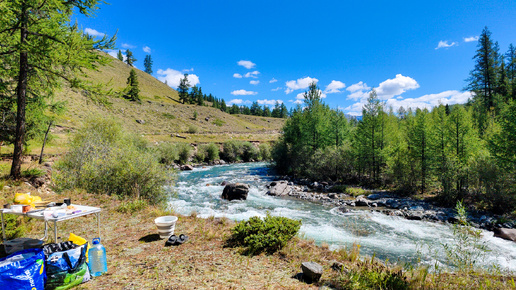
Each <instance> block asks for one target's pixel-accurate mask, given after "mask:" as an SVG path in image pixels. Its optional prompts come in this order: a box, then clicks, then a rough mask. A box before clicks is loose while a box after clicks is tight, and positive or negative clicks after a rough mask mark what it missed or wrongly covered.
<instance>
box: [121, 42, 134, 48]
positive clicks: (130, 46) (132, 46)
mask: <svg viewBox="0 0 516 290" xmlns="http://www.w3.org/2000/svg"><path fill="white" fill-rule="evenodd" d="M122 47H123V48H135V47H136V46H134V45H131V44H129V43H122Z"/></svg>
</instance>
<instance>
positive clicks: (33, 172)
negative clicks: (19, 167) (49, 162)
mask: <svg viewBox="0 0 516 290" xmlns="http://www.w3.org/2000/svg"><path fill="white" fill-rule="evenodd" d="M43 175H45V171H43V170H42V169H39V168H27V169H26V170H23V171H22V176H23V177H28V178H30V177H40V176H43Z"/></svg>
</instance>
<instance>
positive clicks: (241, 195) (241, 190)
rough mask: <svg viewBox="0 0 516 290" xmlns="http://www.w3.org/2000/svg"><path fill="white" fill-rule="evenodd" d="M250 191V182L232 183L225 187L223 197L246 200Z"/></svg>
mask: <svg viewBox="0 0 516 290" xmlns="http://www.w3.org/2000/svg"><path fill="white" fill-rule="evenodd" d="M248 193H249V184H243V183H230V184H227V185H226V187H224V191H223V192H222V198H223V199H227V200H234V199H237V200H246V199H247V194H248Z"/></svg>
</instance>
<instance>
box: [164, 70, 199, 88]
mask: <svg viewBox="0 0 516 290" xmlns="http://www.w3.org/2000/svg"><path fill="white" fill-rule="evenodd" d="M183 77H184V74H183V73H182V72H180V71H177V70H175V69H171V68H167V69H166V70H162V69H158V80H160V81H162V82H165V81H167V84H168V85H169V87H171V88H177V87H178V86H179V81H180V80H181V79H182V78H183ZM188 82H189V83H190V85H191V86H192V87H193V86H195V85H198V84H200V81H199V77H198V76H197V75H194V74H189V75H188Z"/></svg>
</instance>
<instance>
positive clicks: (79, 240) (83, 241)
mask: <svg viewBox="0 0 516 290" xmlns="http://www.w3.org/2000/svg"><path fill="white" fill-rule="evenodd" d="M68 240H69V241H71V242H72V243H74V244H76V245H79V246H82V245H84V244H86V243H88V241H87V240H86V239H84V238H82V237H79V236H77V235H75V234H73V233H70V237H68ZM90 247H91V245H90V244H89V243H88V245H87V246H86V263H89V261H88V251H89V250H90Z"/></svg>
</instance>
